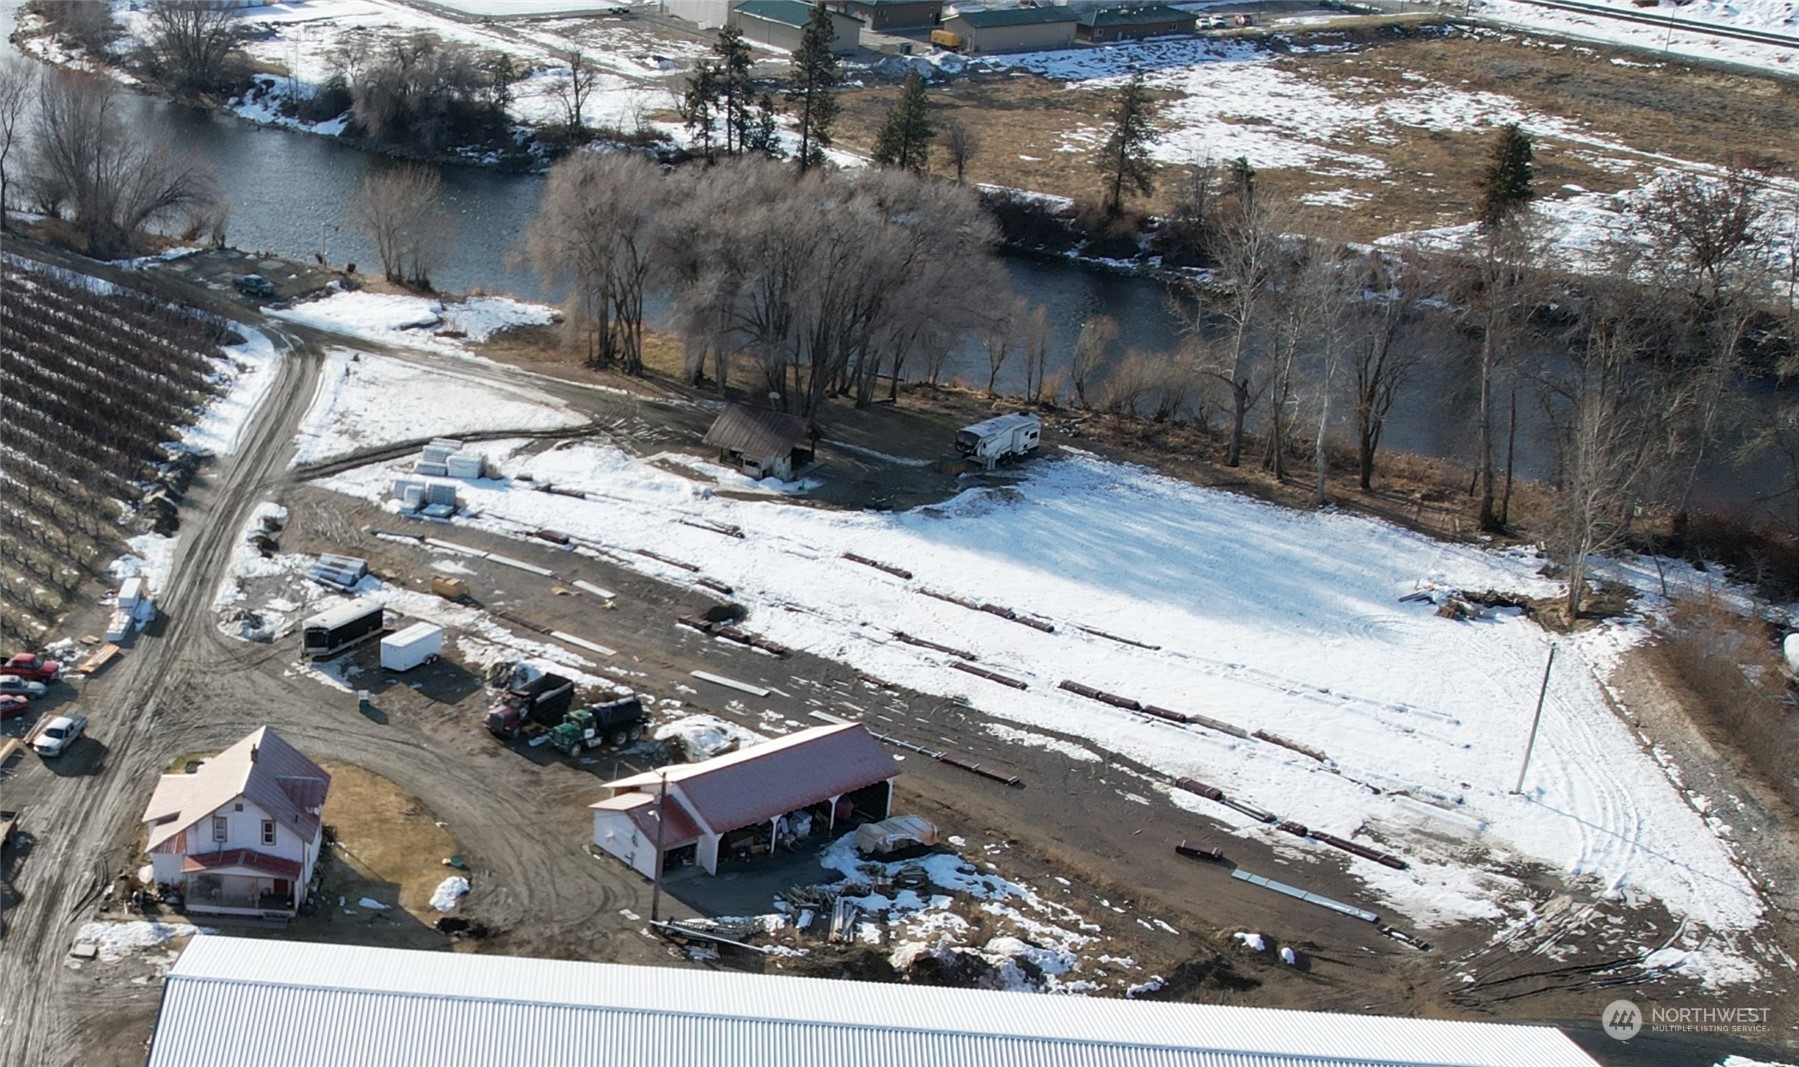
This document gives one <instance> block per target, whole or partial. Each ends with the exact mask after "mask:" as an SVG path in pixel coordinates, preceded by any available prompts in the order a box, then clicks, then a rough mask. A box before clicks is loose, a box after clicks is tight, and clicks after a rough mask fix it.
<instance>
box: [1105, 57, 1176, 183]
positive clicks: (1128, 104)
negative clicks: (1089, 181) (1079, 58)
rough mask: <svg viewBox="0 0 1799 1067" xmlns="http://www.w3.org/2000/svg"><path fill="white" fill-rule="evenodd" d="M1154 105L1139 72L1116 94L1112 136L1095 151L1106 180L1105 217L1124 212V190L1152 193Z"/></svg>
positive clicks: (1155, 134)
mask: <svg viewBox="0 0 1799 1067" xmlns="http://www.w3.org/2000/svg"><path fill="white" fill-rule="evenodd" d="M1155 117H1156V102H1155V100H1154V99H1152V98H1151V97H1150V95H1149V87H1148V86H1146V85H1144V84H1143V75H1142V73H1141V72H1139V73H1137V74H1133V75H1131V80H1130V81H1128V82H1125V83H1124V87H1123V88H1122V89H1120V90H1119V91H1118V101H1117V103H1116V105H1115V106H1114V107H1113V110H1112V132H1111V134H1110V135H1109V136H1107V137H1106V143H1105V144H1104V145H1102V146H1101V147H1100V150H1099V159H1098V163H1099V169H1100V172H1101V173H1102V174H1104V175H1105V176H1106V213H1107V214H1109V215H1116V214H1118V213H1119V212H1121V211H1123V210H1124V192H1125V186H1126V185H1129V186H1130V188H1131V189H1133V190H1135V191H1136V192H1137V193H1139V194H1141V195H1143V196H1148V195H1149V194H1150V193H1152V192H1154V191H1155V187H1156V183H1155V175H1156V164H1155V160H1153V159H1151V158H1150V156H1149V147H1150V146H1151V145H1153V144H1155V143H1156V142H1157V141H1159V140H1161V137H1162V135H1161V133H1160V131H1158V130H1157V129H1156V127H1155Z"/></svg>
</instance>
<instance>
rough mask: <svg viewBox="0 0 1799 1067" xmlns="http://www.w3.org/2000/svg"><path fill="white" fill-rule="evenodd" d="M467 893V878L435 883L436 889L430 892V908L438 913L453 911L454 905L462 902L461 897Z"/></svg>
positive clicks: (451, 878)
mask: <svg viewBox="0 0 1799 1067" xmlns="http://www.w3.org/2000/svg"><path fill="white" fill-rule="evenodd" d="M467 892H468V879H467V878H458V877H450V878H445V879H444V880H443V881H441V882H439V883H437V888H436V889H433V890H432V891H431V906H432V907H433V908H436V909H437V910H438V911H451V910H454V909H455V907H456V904H457V903H458V902H459V901H461V900H462V898H463V895H464V894H466V893H467Z"/></svg>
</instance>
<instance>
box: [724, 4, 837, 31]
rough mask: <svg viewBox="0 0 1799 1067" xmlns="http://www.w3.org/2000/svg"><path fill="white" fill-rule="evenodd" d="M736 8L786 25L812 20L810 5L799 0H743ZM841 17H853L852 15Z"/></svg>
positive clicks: (801, 23) (801, 24)
mask: <svg viewBox="0 0 1799 1067" xmlns="http://www.w3.org/2000/svg"><path fill="white" fill-rule="evenodd" d="M737 10H738V11H739V12H741V13H743V14H745V15H754V16H756V17H757V18H762V19H767V20H769V21H770V22H779V23H783V24H785V25H788V26H804V25H806V24H807V23H808V22H811V21H812V5H810V4H802V3H800V0H744V2H743V3H741V4H738V5H737ZM838 14H842V12H838ZM843 17H844V18H855V16H854V15H844V16H843Z"/></svg>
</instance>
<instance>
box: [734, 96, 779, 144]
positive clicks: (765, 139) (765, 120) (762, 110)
mask: <svg viewBox="0 0 1799 1067" xmlns="http://www.w3.org/2000/svg"><path fill="white" fill-rule="evenodd" d="M776 114H778V111H777V109H776V106H775V98H774V97H773V96H772V95H770V94H768V93H763V94H762V97H761V99H759V100H757V101H756V115H755V117H754V118H752V119H751V120H750V124H749V126H748V128H746V129H745V130H744V131H743V138H744V139H743V150H744V152H746V153H748V154H750V155H756V156H768V157H770V158H772V159H779V158H781V138H780V136H779V130H780V126H779V125H778V124H777V123H776V122H775V116H776Z"/></svg>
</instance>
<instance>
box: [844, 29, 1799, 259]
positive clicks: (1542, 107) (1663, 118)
mask: <svg viewBox="0 0 1799 1067" xmlns="http://www.w3.org/2000/svg"><path fill="white" fill-rule="evenodd" d="M1356 36H1357V38H1358V39H1359V41H1360V44H1359V46H1358V47H1357V48H1356V49H1355V50H1354V51H1352V52H1350V53H1347V54H1346V53H1342V52H1333V53H1327V54H1322V55H1288V56H1284V57H1282V58H1279V59H1277V60H1275V62H1276V63H1278V64H1279V65H1280V66H1282V67H1283V68H1285V69H1288V70H1292V71H1295V72H1301V73H1304V74H1307V75H1309V76H1311V77H1313V78H1314V79H1316V80H1317V81H1318V83H1319V84H1320V85H1321V86H1324V87H1328V89H1329V90H1330V91H1331V92H1332V93H1335V94H1337V95H1338V96H1340V97H1341V98H1343V99H1345V100H1350V101H1355V100H1363V101H1369V102H1372V101H1374V100H1378V99H1379V98H1380V97H1381V96H1383V95H1385V94H1389V93H1392V92H1394V91H1395V90H1397V89H1399V88H1400V87H1402V86H1403V87H1404V88H1405V89H1406V90H1407V91H1409V92H1416V91H1417V90H1418V88H1419V87H1420V86H1422V85H1425V84H1426V83H1424V82H1419V81H1417V80H1416V78H1417V76H1419V75H1422V76H1423V77H1424V78H1425V79H1427V80H1428V82H1430V83H1436V84H1439V85H1443V86H1448V87H1453V88H1456V89H1461V90H1465V91H1469V92H1490V93H1497V94H1502V95H1505V96H1509V97H1511V98H1513V99H1515V100H1517V101H1518V102H1519V103H1520V104H1522V105H1523V106H1524V107H1526V108H1528V109H1530V110H1533V111H1537V112H1541V113H1544V114H1547V115H1551V116H1555V117H1558V118H1562V119H1566V120H1569V121H1570V122H1572V123H1574V124H1576V125H1578V126H1579V127H1581V128H1584V129H1586V130H1589V131H1591V132H1592V134H1593V136H1594V137H1595V138H1596V139H1601V140H1605V141H1608V142H1615V143H1617V144H1619V145H1621V146H1623V150H1622V151H1614V150H1607V149H1595V148H1593V147H1591V146H1590V145H1587V144H1584V143H1580V142H1579V141H1561V140H1557V139H1553V138H1545V139H1541V140H1540V141H1539V144H1538V174H1539V179H1540V180H1539V188H1540V189H1542V190H1544V191H1545V192H1546V193H1547V194H1549V195H1553V194H1554V193H1555V191H1557V190H1559V189H1560V188H1561V187H1562V186H1564V185H1578V186H1580V187H1582V188H1584V189H1590V190H1593V191H1596V192H1616V191H1618V190H1620V189H1623V188H1625V187H1628V186H1634V185H1635V184H1637V182H1638V180H1639V177H1640V176H1639V175H1638V174H1636V173H1634V171H1635V170H1641V169H1647V168H1648V167H1650V166H1652V165H1654V163H1655V159H1654V158H1652V157H1656V156H1666V157H1674V158H1678V159H1683V160H1693V161H1696V162H1702V163H1726V162H1730V161H1732V160H1733V159H1735V158H1739V157H1743V156H1747V157H1748V158H1749V159H1751V160H1752V161H1754V162H1757V163H1758V164H1760V165H1763V166H1766V167H1769V168H1771V169H1773V170H1775V171H1778V172H1786V173H1793V172H1795V171H1799V138H1795V137H1793V135H1792V130H1793V124H1794V116H1795V114H1799V84H1795V83H1793V82H1790V81H1784V80H1780V79H1775V78H1760V77H1754V76H1750V75H1743V74H1732V73H1726V72H1721V71H1717V70H1711V69H1704V68H1693V67H1687V66H1683V65H1680V64H1673V63H1665V64H1659V65H1654V66H1644V65H1634V66H1628V67H1620V66H1618V65H1616V64H1614V63H1613V62H1612V59H1613V58H1614V57H1616V56H1617V55H1618V54H1619V53H1617V52H1615V51H1599V50H1596V49H1593V48H1588V47H1583V46H1573V45H1569V46H1563V47H1552V46H1549V45H1546V44H1545V43H1543V42H1534V41H1533V42H1520V41H1518V40H1509V39H1500V38H1499V37H1497V36H1495V35H1492V34H1479V35H1469V34H1463V33H1460V32H1444V31H1442V30H1440V29H1435V30H1431V31H1429V32H1423V31H1418V30H1388V31H1386V32H1384V33H1380V32H1375V30H1373V29H1372V28H1369V27H1362V28H1361V29H1360V30H1359V31H1358V32H1357V34H1356ZM1277 47H1278V45H1277ZM1407 74H1411V75H1412V77H1411V78H1407V77H1406V75H1407ZM896 93H897V89H896V88H895V87H893V86H876V87H870V88H867V89H861V90H855V91H851V92H847V93H845V94H844V95H843V115H842V118H841V119H840V121H839V131H838V137H839V140H840V141H841V143H842V144H843V145H844V146H845V147H846V148H849V149H851V150H854V151H858V152H867V151H868V150H869V149H870V148H871V147H872V145H873V140H874V132H875V130H876V129H878V127H879V125H880V122H881V119H882V118H883V116H884V115H885V114H886V111H887V108H888V106H889V105H890V104H891V103H892V101H893V98H894V96H895V94H896ZM931 96H932V100H933V102H934V104H935V105H936V107H937V109H938V112H937V114H938V117H939V119H940V120H944V121H947V120H952V119H953V120H957V121H962V122H965V123H966V124H967V125H969V126H970V127H971V128H973V129H975V130H977V131H978V133H979V135H980V136H981V138H982V145H981V148H980V151H979V152H978V153H977V154H976V155H975V157H974V158H973V159H972V161H971V162H970V165H969V173H968V178H969V180H970V181H974V182H981V183H989V184H995V185H1004V186H1011V187H1017V188H1026V189H1032V190H1036V191H1039V192H1047V193H1054V194H1058V195H1062V196H1069V197H1074V198H1077V199H1082V198H1086V199H1092V198H1096V197H1097V196H1098V195H1099V191H1100V178H1099V174H1098V171H1097V170H1096V168H1095V167H1094V165H1093V161H1092V154H1091V152H1090V151H1088V150H1085V149H1083V150H1081V151H1074V152H1070V151H1058V149H1060V148H1063V147H1064V146H1065V143H1066V142H1065V136H1064V135H1065V134H1067V133H1068V132H1070V131H1075V130H1079V129H1081V128H1083V127H1085V128H1099V127H1102V126H1103V124H1104V112H1105V110H1106V107H1107V105H1108V103H1109V97H1108V94H1106V93H1103V92H1098V91H1080V90H1075V91H1070V90H1068V89H1067V88H1065V87H1064V86H1063V85H1062V84H1061V83H1058V82H1052V81H1049V80H1046V79H1043V78H1039V77H1036V76H1032V75H1025V74H1018V73H1010V74H983V75H976V76H971V77H965V78H962V79H960V80H957V81H954V82H952V83H950V84H947V85H944V86H941V87H934V88H933V89H932V90H931ZM1726 116H1728V120H1727V121H1728V124H1729V136H1720V123H1721V122H1722V121H1726V120H1725V117H1726ZM1227 121H1228V120H1227ZM1379 133H1380V134H1381V136H1379V137H1377V138H1376V139H1375V140H1369V139H1368V138H1367V137H1366V136H1363V135H1357V136H1353V137H1349V138H1344V139H1341V140H1339V141H1338V142H1336V143H1335V144H1334V146H1333V147H1335V148H1337V149H1340V150H1342V151H1345V152H1353V153H1355V154H1358V155H1363V156H1370V157H1372V158H1375V159H1378V160H1380V161H1381V162H1382V164H1383V165H1384V167H1385V170H1384V172H1383V173H1379V174H1374V175H1370V176H1365V177H1354V176H1344V175H1340V174H1331V175H1320V174H1313V173H1311V172H1309V171H1306V170H1299V169H1293V170H1263V171H1262V175H1261V177H1262V182H1263V185H1264V187H1265V188H1268V189H1271V190H1275V191H1278V192H1280V193H1283V194H1287V195H1291V196H1297V195H1300V194H1303V193H1306V192H1326V191H1334V190H1339V189H1351V190H1355V191H1357V192H1361V193H1366V194H1368V195H1369V196H1370V197H1371V199H1370V200H1368V201H1365V202H1362V203H1359V204H1357V205H1356V206H1354V207H1352V208H1348V209H1342V208H1323V209H1320V213H1321V214H1322V215H1324V216H1326V217H1334V218H1335V219H1336V221H1337V222H1339V223H1340V224H1341V225H1342V226H1343V228H1344V229H1345V236H1346V237H1349V238H1350V239H1360V240H1367V239H1371V238H1374V237H1378V236H1382V235H1385V234H1389V233H1394V232H1399V231H1403V230H1410V229H1418V228H1423V227H1429V226H1439V225H1445V224H1449V223H1456V222H1464V221H1467V219H1468V217H1469V215H1470V213H1471V210H1472V201H1473V192H1472V191H1473V189H1474V188H1475V180H1476V178H1477V176H1478V174H1479V171H1480V168H1481V166H1482V163H1483V160H1484V154H1485V150H1486V141H1487V138H1488V136H1489V135H1488V134H1487V133H1485V132H1484V131H1471V132H1451V131H1445V130H1441V129H1429V128H1422V127H1401V126H1394V127H1388V128H1385V129H1383V130H1381V131H1379ZM1387 135H1391V137H1390V138H1389V137H1388V136H1387ZM1021 157H1031V158H1021ZM1612 160H1622V161H1623V162H1622V163H1621V164H1620V163H1613V162H1609V161H1612ZM1252 162H1253V161H1252ZM933 166H934V168H935V169H936V170H937V171H938V172H939V173H942V172H944V171H946V170H947V164H946V163H945V162H944V161H943V160H942V159H941V157H939V158H937V159H935V160H934V161H933ZM1621 168H1622V169H1621ZM1173 184H1174V183H1173V182H1172V181H1166V180H1165V181H1164V182H1163V183H1162V188H1160V189H1158V190H1157V192H1156V194H1155V195H1154V196H1152V197H1149V198H1147V199H1145V200H1144V201H1142V202H1140V203H1138V204H1137V205H1135V206H1137V207H1140V208H1143V209H1145V210H1148V211H1151V212H1153V213H1163V212H1166V211H1168V210H1169V209H1170V208H1171V207H1172V206H1173V196H1174V189H1173V188H1172V186H1173Z"/></svg>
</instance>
